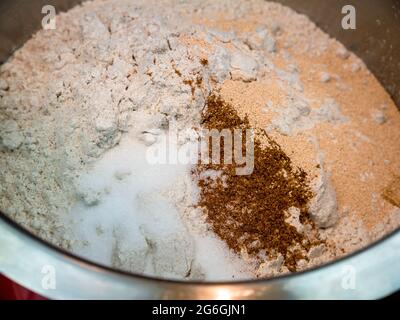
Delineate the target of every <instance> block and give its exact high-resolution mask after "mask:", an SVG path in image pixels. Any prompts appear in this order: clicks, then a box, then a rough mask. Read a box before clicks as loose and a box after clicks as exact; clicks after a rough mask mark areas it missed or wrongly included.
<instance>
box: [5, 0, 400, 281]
mask: <svg viewBox="0 0 400 320" xmlns="http://www.w3.org/2000/svg"><path fill="white" fill-rule="evenodd" d="M213 92H215V93H216V92H217V93H218V95H217V94H215V95H211V94H212V93H213ZM210 95H211V97H210ZM209 97H210V98H209ZM206 105H207V106H208V108H207V109H204V107H205V106H206ZM203 111H204V112H203ZM202 112H203V113H202ZM202 127H204V128H216V129H227V128H231V129H234V128H239V129H241V130H245V129H246V128H250V129H252V130H253V129H254V132H255V149H254V155H255V163H254V169H255V170H254V172H253V174H252V175H249V176H236V175H234V170H235V169H236V167H237V166H235V165H234V164H233V165H221V166H216V165H210V166H208V167H207V166H204V167H202V166H197V167H195V166H192V165H191V164H190V165H187V164H176V163H168V164H167V165H166V164H165V163H157V164H156V165H152V164H150V162H149V161H148V159H147V151H148V150H149V149H151V148H152V147H154V146H158V147H161V149H162V147H164V146H165V145H164V143H165V141H166V139H165V137H166V136H167V135H168V133H169V132H173V131H174V132H177V133H178V135H179V139H177V141H176V143H175V147H178V149H179V148H180V147H181V146H187V145H189V146H191V145H192V143H193V142H194V140H195V139H196V138H194V137H193V136H192V134H191V132H193V129H194V130H195V131H196V130H201V129H202ZM399 141H400V114H399V112H398V110H397V109H396V106H395V104H394V103H393V101H392V100H391V98H390V96H389V95H388V94H387V92H386V91H385V90H384V88H383V87H382V86H381V85H380V84H379V82H378V81H377V80H376V79H375V77H374V76H373V75H372V74H371V73H370V72H369V71H368V69H367V68H366V66H365V65H364V64H363V62H362V61H361V60H360V59H359V58H358V57H356V56H355V55H354V54H352V53H351V52H349V51H347V49H346V48H344V47H343V46H342V45H341V44H340V43H338V42H337V41H336V40H334V39H332V38H330V37H329V36H328V35H327V34H325V33H324V32H322V31H321V30H320V29H319V28H317V27H316V26H315V24H313V23H312V22H311V21H310V20H309V19H308V18H307V17H306V16H303V15H299V14H297V13H295V12H294V11H293V10H291V9H290V8H287V7H285V6H282V5H280V4H278V3H276V2H269V1H263V0H236V1H231V0H218V1H214V0H191V1H179V0H135V1H126V0H94V1H85V2H84V3H83V4H82V5H80V6H76V7H75V8H73V9H71V10H70V11H69V12H66V13H63V14H60V15H58V16H57V28H56V29H55V30H40V31H39V32H38V33H37V34H35V35H34V36H33V37H32V39H30V40H29V41H27V42H26V44H24V46H23V47H22V48H20V49H19V50H17V51H16V52H15V53H14V54H13V55H12V57H10V59H9V61H7V62H6V63H5V64H4V65H1V66H0V167H1V168H2V169H3V168H4V169H3V170H0V210H2V211H4V212H5V213H6V214H8V215H9V216H10V218H12V219H13V220H14V221H16V222H17V223H19V224H20V225H22V226H23V227H26V228H27V229H29V230H30V231H31V232H33V233H34V234H36V235H38V236H39V237H41V238H42V239H45V240H47V241H49V242H51V243H53V244H54V245H57V246H60V247H62V248H64V249H66V250H71V251H73V252H75V253H77V254H79V255H83V256H84V257H85V258H87V259H89V260H94V261H96V262H99V263H102V264H105V265H108V266H111V267H114V268H117V269H123V270H126V271H130V272H135V273H140V274H147V275H155V276H159V277H165V278H174V279H195V280H231V279H249V278H255V277H270V276H274V275H279V274H283V273H287V272H289V271H294V270H297V271H299V270H305V269H307V268H311V267H314V266H317V265H320V264H322V263H326V262H328V261H332V260H333V259H336V258H338V257H341V256H343V255H346V254H349V253H351V252H354V251H356V250H358V249H360V248H363V247H365V246H366V245H368V244H369V243H371V242H373V241H375V240H377V239H379V238H381V237H382V236H384V235H385V234H388V233H389V232H391V231H392V230H394V229H396V228H398V227H399V226H400V208H399V206H400V200H399V199H400V192H399V188H398V184H399V182H398V178H397V177H398V176H399V175H400V148H399ZM242 146H244V145H242ZM221 158H222V157H221ZM212 170H214V171H218V172H217V173H216V174H214V175H213V174H210V175H209V173H210V171H212ZM193 172H195V173H196V175H194V174H193ZM235 173H236V172H235ZM206 176H210V177H211V176H213V177H214V176H216V177H218V176H219V177H220V179H218V178H216V179H211V180H210V179H206V178H205V177H206ZM197 178H200V181H198V180H196V179H197Z"/></svg>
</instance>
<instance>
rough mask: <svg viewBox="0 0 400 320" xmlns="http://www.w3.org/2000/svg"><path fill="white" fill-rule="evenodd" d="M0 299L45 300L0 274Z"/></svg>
mask: <svg viewBox="0 0 400 320" xmlns="http://www.w3.org/2000/svg"><path fill="white" fill-rule="evenodd" d="M0 300H46V299H45V298H44V297H42V296H39V295H38V294H36V293H34V292H32V291H29V290H28V289H25V288H24V287H21V286H20V285H18V284H16V283H15V282H13V281H11V280H10V279H8V278H6V277H4V276H3V275H1V274H0Z"/></svg>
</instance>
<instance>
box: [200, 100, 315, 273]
mask: <svg viewBox="0 0 400 320" xmlns="http://www.w3.org/2000/svg"><path fill="white" fill-rule="evenodd" d="M202 119H203V126H204V127H205V128H206V129H209V130H211V129H217V130H222V129H231V130H233V129H241V130H246V129H250V125H249V121H248V119H247V117H245V118H244V119H241V118H240V117H239V116H238V114H237V112H236V110H235V108H233V107H232V106H231V105H229V104H228V103H226V102H225V101H223V100H222V99H221V98H220V97H219V96H217V95H215V94H214V95H211V96H210V97H209V98H208V100H207V105H206V108H205V110H204V112H203V114H202ZM261 137H263V138H264V139H266V140H267V141H268V143H267V144H265V143H263V142H261V139H260V138H261ZM210 145H211V144H210ZM243 148H245V142H244V141H243ZM220 150H221V151H220V152H221V155H220V158H221V159H223V146H222V147H221V149H220ZM243 150H244V149H243ZM210 152H211V146H210ZM210 154H211V153H210ZM236 168H237V165H236V163H235V162H234V161H233V163H232V164H207V165H204V164H200V165H199V166H198V167H197V169H196V170H195V174H196V175H197V176H200V174H201V173H202V172H205V171H207V170H215V171H219V172H222V175H221V178H218V179H217V180H214V179H211V178H205V179H199V187H200V201H199V206H200V207H202V208H203V209H204V211H205V212H206V214H207V219H208V221H209V222H210V224H211V226H212V229H213V231H214V232H215V233H216V234H217V235H218V236H219V237H220V238H222V239H223V240H224V241H225V242H226V243H227V244H228V246H229V247H230V248H231V249H233V250H234V251H236V252H241V251H242V250H243V249H244V250H245V251H246V252H247V253H248V254H250V255H253V256H257V255H258V254H260V253H262V252H265V253H266V254H268V255H269V256H275V257H276V256H277V255H278V254H282V255H283V257H284V258H285V262H284V264H285V266H286V267H287V268H288V269H289V270H290V271H296V264H297V261H299V260H300V259H307V258H306V256H305V253H306V252H307V251H308V250H309V249H310V247H311V245H314V244H319V243H321V242H320V241H319V240H316V239H314V240H310V239H308V238H307V237H306V236H305V235H304V234H301V233H299V232H298V231H297V229H296V228H295V227H294V226H292V225H290V224H288V223H287V222H286V221H285V219H286V214H287V211H288V209H289V208H291V207H296V208H299V209H300V212H301V213H300V221H301V222H302V223H303V224H308V225H310V226H311V227H313V228H314V226H313V224H312V221H311V220H310V218H309V216H308V213H307V204H308V202H309V200H310V199H311V198H312V196H313V193H312V191H311V189H310V187H309V185H308V183H307V174H306V173H305V171H304V170H302V169H301V168H295V167H294V166H293V165H292V162H291V159H290V158H289V157H288V156H287V155H286V154H285V153H284V152H283V150H282V149H281V147H280V146H279V145H278V144H277V143H276V142H275V141H274V140H273V139H272V138H270V137H269V136H268V135H267V134H266V133H265V131H261V130H259V131H257V132H256V136H255V138H254V171H253V173H252V174H251V175H245V176H240V175H236V171H235V169H236Z"/></svg>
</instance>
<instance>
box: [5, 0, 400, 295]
mask: <svg viewBox="0 0 400 320" xmlns="http://www.w3.org/2000/svg"><path fill="white" fill-rule="evenodd" d="M132 1H134V0H132ZM79 2H82V1H80V0H52V1H49V0H35V1H24V0H0V63H1V62H4V61H5V60H6V59H7V58H8V57H9V56H10V55H11V54H12V52H13V51H14V50H16V49H17V48H19V47H20V46H21V45H22V44H23V43H24V41H26V40H27V39H29V37H30V36H31V35H32V33H33V32H35V31H36V30H37V29H38V28H39V27H40V23H41V20H42V17H43V16H42V14H41V8H42V7H43V6H44V5H46V4H52V5H54V6H55V7H56V9H57V12H60V11H64V10H67V9H69V8H71V7H72V6H73V5H75V4H77V3H79ZM279 2H281V3H283V4H286V5H288V6H290V7H292V8H294V9H295V10H297V11H299V12H301V13H304V14H307V15H308V16H309V17H310V18H311V19H312V20H313V21H315V22H316V23H317V24H318V25H319V26H320V27H321V28H322V29H324V30H325V31H326V32H328V33H329V34H330V35H332V36H334V37H336V38H337V39H339V40H340V41H341V42H342V43H344V44H345V45H346V46H347V47H348V48H349V49H350V50H352V51H353V52H355V53H357V54H358V55H359V56H360V57H361V58H362V59H363V60H364V61H365V63H366V64H367V65H368V67H369V68H370V70H371V71H372V72H373V73H374V74H375V75H376V76H377V78H378V79H379V80H380V81H381V82H382V84H383V85H384V86H385V88H386V89H387V90H388V92H389V93H390V94H391V95H392V97H393V99H394V100H395V101H396V103H397V105H400V37H399V36H398V35H399V34H400V1H396V0H387V1H384V2H383V1H379V0H352V1H342V0H337V1H336V0H329V1H320V0H307V1H296V0H280V1H279ZM346 4H353V5H354V6H355V7H356V9H357V29H356V30H343V29H342V28H341V19H342V14H341V8H342V7H343V6H344V5H346ZM45 266H51V268H52V269H51V272H52V275H54V276H55V278H54V279H55V280H56V281H55V282H54V283H53V284H54V285H55V286H50V287H49V286H47V285H46V283H45V281H46V276H48V275H49V274H47V272H48V271H49V270H48V269H47V270H46V269H43V267H45ZM0 272H1V273H4V274H5V275H6V276H7V277H9V278H10V279H12V280H14V281H15V282H17V283H19V284H21V285H23V286H24V287H26V288H29V289H31V290H33V291H35V292H37V293H39V294H41V295H43V296H46V297H49V298H57V299H69V298H74V299H87V298H97V299H151V298H153V299H227V298H232V299H315V298H320V299H351V298H357V299H368V298H380V297H384V296H386V295H388V294H391V293H393V292H395V291H397V290H399V289H400V230H397V231H395V232H394V233H392V234H391V235H389V236H387V237H386V238H385V239H382V240H381V241H379V242H377V243H375V244H372V245H370V246H369V247H368V248H365V249H363V250H361V251H359V252H356V253H354V254H352V255H350V256H348V257H346V258H343V259H340V260H337V261H334V262H332V263H329V264H327V265H324V266H322V267H319V268H315V269H312V270H309V271H306V272H302V273H296V274H292V275H288V276H282V277H278V278H273V279H261V280H252V281H240V282H218V283H217V282H214V283H204V282H186V281H185V282H183V281H168V280H163V279H157V278H152V277H146V276H143V275H135V274H130V273H126V272H121V271H118V270H114V269H111V268H107V267H104V266H100V265H96V264H94V263H91V262H89V261H85V260H83V259H81V258H78V257H76V256H74V255H72V254H70V253H67V252H65V251H63V250H60V249H59V248H56V247H54V246H53V245H51V244H49V243H46V242H44V241H42V240H40V239H38V238H37V237H36V236H34V235H32V234H30V233H29V232H27V231H26V230H24V229H22V228H21V227H20V226H18V225H17V224H16V223H14V222H13V221H11V220H9V219H8V218H7V217H6V216H5V215H4V214H1V213H0Z"/></svg>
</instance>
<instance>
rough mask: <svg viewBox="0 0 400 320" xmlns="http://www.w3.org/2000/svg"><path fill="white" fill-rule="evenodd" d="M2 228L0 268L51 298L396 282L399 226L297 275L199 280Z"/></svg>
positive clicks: (330, 292) (393, 286) (342, 295)
mask: <svg viewBox="0 0 400 320" xmlns="http://www.w3.org/2000/svg"><path fill="white" fill-rule="evenodd" d="M0 230H1V233H0V243H1V246H0V271H1V272H4V273H5V274H6V275H7V276H8V277H9V278H11V279H12V280H14V281H15V282H17V283H19V284H21V285H23V286H25V287H27V288H29V289H31V290H33V291H35V292H37V293H39V294H41V295H43V296H46V297H50V298H57V299H89V298H95V299H227V298H229V299H257V298H259V299H264V298H268V299H316V298H318V299H372V298H380V297H384V296H386V295H388V294H390V293H392V292H395V291H396V290H397V289H398V288H400V275H399V270H400V232H397V233H396V234H393V235H392V236H390V237H388V238H387V239H385V240H383V241H381V242H379V243H378V244H375V245H374V246H372V247H370V248H369V249H367V250H364V251H362V252H360V253H358V254H355V255H352V256H350V257H348V258H346V259H342V260H340V261H337V262H335V263H332V264H329V265H327V266H325V267H323V268H318V269H315V270H311V271H308V272H304V273H300V274H297V275H291V276H287V277H280V278H276V279H271V280H258V281H248V282H238V283H235V282H231V283H215V284H212V283H208V284H205V283H203V284H202V283H185V282H174V281H165V280H156V279H151V278H146V277H140V276H133V275H128V274H124V273H120V272H116V271H112V270H110V269H105V268H101V267H99V266H95V265H93V264H90V263H87V262H84V261H82V260H79V259H77V258H74V257H72V256H70V255H67V254H65V253H64V254H63V253H62V252H60V251H58V250H54V249H53V248H51V247H49V246H48V245H46V244H45V243H43V242H40V241H39V240H37V239H34V238H33V237H32V236H30V235H28V234H27V233H24V232H21V231H20V230H16V228H15V226H13V225H12V223H10V222H9V221H7V220H6V219H0ZM48 266H51V267H52V268H54V271H55V280H56V282H55V288H54V289H47V290H46V286H43V281H44V280H45V275H44V274H43V273H42V271H43V270H44V269H43V267H48ZM353 276H354V278H351V277H353ZM349 277H350V278H349ZM349 280H350V282H349ZM352 281H353V282H352Z"/></svg>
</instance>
